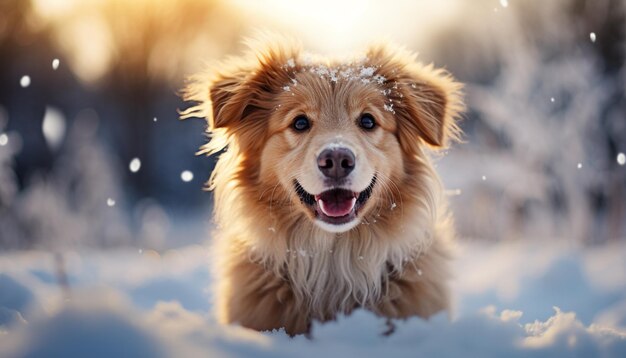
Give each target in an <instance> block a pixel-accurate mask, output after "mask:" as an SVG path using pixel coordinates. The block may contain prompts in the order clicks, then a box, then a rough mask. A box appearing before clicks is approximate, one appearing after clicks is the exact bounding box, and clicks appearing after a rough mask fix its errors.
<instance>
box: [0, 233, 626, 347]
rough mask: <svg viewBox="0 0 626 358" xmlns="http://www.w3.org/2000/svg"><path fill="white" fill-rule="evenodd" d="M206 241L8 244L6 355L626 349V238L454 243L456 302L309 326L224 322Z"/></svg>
mask: <svg viewBox="0 0 626 358" xmlns="http://www.w3.org/2000/svg"><path fill="white" fill-rule="evenodd" d="M207 251H208V250H207V248H206V247H203V246H199V245H193V246H187V247H183V248H180V249H177V250H171V251H167V252H164V253H162V254H161V255H159V254H158V253H156V252H154V251H135V250H133V251H130V250H129V249H127V250H122V251H93V252H71V253H66V254H65V255H64V258H65V259H64V262H65V268H66V270H65V271H66V273H67V282H68V284H67V285H63V284H59V277H60V276H59V274H58V273H57V272H58V271H57V270H58V267H59V265H58V264H57V263H58V261H57V260H56V259H55V256H54V255H53V254H51V253H48V252H26V253H24V252H20V253H14V254H11V253H5V254H3V255H2V256H0V356H2V357H40V356H50V357H62V356H65V357H69V356H72V357H86V356H89V357H113V356H115V357H124V356H134V357H174V356H176V357H193V356H265V357H270V356H271V357H275V356H284V357H288V356H298V357H304V356H310V357H319V356H321V355H326V356H348V354H349V355H350V356H372V357H380V356H383V355H391V356H437V357H442V356H449V357H455V356H481V357H489V356H505V357H516V356H520V357H521V356H523V357H533V356H559V357H569V356H572V357H574V356H576V357H624V356H626V261H625V260H624V257H626V244H625V243H623V242H621V243H619V244H614V245H607V246H602V247H598V248H586V249H584V250H580V249H577V248H575V247H571V245H568V244H567V243H549V242H547V240H546V241H545V242H523V243H522V242H513V243H500V244H487V243H484V242H482V243H474V244H463V245H462V246H460V247H459V250H458V258H457V261H456V273H457V277H456V279H455V281H454V285H453V286H454V293H455V301H456V304H455V306H456V308H455V312H454V313H453V314H452V317H448V316H446V315H445V314H441V315H439V316H436V317H434V318H432V319H430V320H429V321H425V320H422V319H418V318H413V319H409V320H407V321H398V322H395V331H394V333H392V334H391V335H389V336H384V335H383V334H382V333H383V332H385V331H386V330H387V329H388V327H387V326H386V325H385V321H384V320H383V319H380V318H377V317H375V316H373V315H372V314H370V313H368V312H365V311H357V312H356V313H355V314H353V315H351V316H349V317H342V318H340V319H339V320H338V321H336V322H331V323H327V324H315V325H314V328H313V332H312V335H311V337H310V338H305V337H295V338H290V337H288V336H287V335H285V334H284V332H271V333H257V332H254V331H249V330H247V329H243V328H240V327H235V326H232V327H224V326H219V325H217V324H216V323H215V322H214V320H213V319H212V318H211V316H210V307H211V304H210V300H211V299H210V291H209V290H208V288H209V287H210V282H211V278H210V275H209V272H208V270H207V267H208V265H207V262H208V260H209V259H210V258H209V256H208V254H207Z"/></svg>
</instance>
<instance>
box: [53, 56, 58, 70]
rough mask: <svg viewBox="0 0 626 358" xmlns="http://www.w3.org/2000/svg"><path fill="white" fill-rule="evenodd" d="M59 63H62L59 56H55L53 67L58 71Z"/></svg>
mask: <svg viewBox="0 0 626 358" xmlns="http://www.w3.org/2000/svg"><path fill="white" fill-rule="evenodd" d="M59 64H60V61H59V59H58V58H55V59H54V60H52V69H53V70H55V71H56V70H57V69H58V68H59Z"/></svg>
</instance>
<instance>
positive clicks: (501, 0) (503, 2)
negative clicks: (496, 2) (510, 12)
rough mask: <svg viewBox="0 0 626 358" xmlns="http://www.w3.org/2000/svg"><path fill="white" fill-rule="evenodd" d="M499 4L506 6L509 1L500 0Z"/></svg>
mask: <svg viewBox="0 0 626 358" xmlns="http://www.w3.org/2000/svg"><path fill="white" fill-rule="evenodd" d="M500 5H501V6H502V7H508V6H509V1H508V0H500Z"/></svg>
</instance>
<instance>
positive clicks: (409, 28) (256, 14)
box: [233, 0, 463, 54]
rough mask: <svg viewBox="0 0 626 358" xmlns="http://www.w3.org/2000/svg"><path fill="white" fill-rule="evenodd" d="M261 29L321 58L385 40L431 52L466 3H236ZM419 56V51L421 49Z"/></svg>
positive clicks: (247, 0)
mask: <svg viewBox="0 0 626 358" xmlns="http://www.w3.org/2000/svg"><path fill="white" fill-rule="evenodd" d="M233 3H234V4H235V6H236V7H237V8H238V9H239V11H241V12H242V13H243V14H245V15H247V16H248V17H249V18H250V21H252V22H253V23H254V25H253V27H258V28H259V29H270V30H279V31H280V30H282V31H285V32H287V34H289V35H293V36H295V37H297V38H301V39H302V40H303V42H304V43H305V44H306V45H308V46H307V47H310V49H311V50H313V51H316V52H322V53H328V52H332V53H333V54H337V53H340V54H341V53H342V52H352V51H354V50H355V49H360V48H362V47H363V46H364V45H366V44H368V43H370V42H372V41H376V40H379V39H385V40H392V41H394V42H398V43H401V44H413V45H418V46H426V45H427V42H428V40H429V38H430V37H429V35H430V34H432V33H434V32H435V31H437V30H439V29H441V28H443V27H445V26H447V25H449V23H450V22H451V21H453V20H454V19H456V18H458V16H459V15H460V13H461V11H462V8H463V6H462V5H463V4H462V1H460V0H436V1H427V0H413V1H411V0H399V1H385V0H378V1H374V0H317V1H302V0H267V1H257V0H235V1H234V2H233ZM417 50H419V48H418V49H417Z"/></svg>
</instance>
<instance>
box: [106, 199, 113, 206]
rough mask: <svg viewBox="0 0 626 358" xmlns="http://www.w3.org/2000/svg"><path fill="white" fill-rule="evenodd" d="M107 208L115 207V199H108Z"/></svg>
mask: <svg viewBox="0 0 626 358" xmlns="http://www.w3.org/2000/svg"><path fill="white" fill-rule="evenodd" d="M107 206H108V207H113V206H115V200H113V199H111V198H108V199H107Z"/></svg>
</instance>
